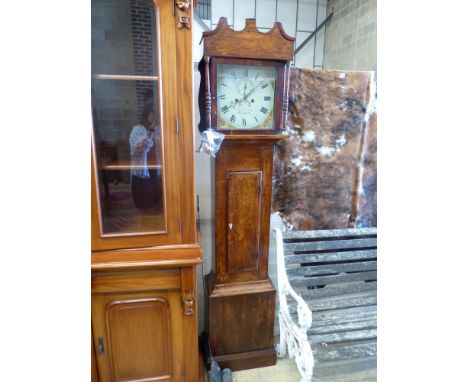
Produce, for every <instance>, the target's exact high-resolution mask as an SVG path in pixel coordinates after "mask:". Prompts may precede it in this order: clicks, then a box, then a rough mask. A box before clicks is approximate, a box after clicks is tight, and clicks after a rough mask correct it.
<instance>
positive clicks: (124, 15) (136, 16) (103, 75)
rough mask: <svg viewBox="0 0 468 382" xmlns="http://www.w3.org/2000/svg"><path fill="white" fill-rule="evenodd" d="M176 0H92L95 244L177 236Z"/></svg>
mask: <svg viewBox="0 0 468 382" xmlns="http://www.w3.org/2000/svg"><path fill="white" fill-rule="evenodd" d="M176 33H177V29H176V23H175V19H174V16H173V1H167V0H166V1H163V0H128V1H118V0H113V1H108V0H92V79H91V92H92V97H91V100H92V112H93V151H92V152H93V169H92V174H93V178H92V182H93V187H92V189H93V195H92V223H93V224H92V233H93V235H92V239H93V240H92V249H93V250H100V249H114V248H135V247H144V246H151V245H163V244H168V243H177V242H178V240H179V237H180V232H179V231H180V221H179V216H180V211H179V205H180V203H179V198H180V196H179V195H178V193H177V192H170V191H169V190H177V189H178V187H179V186H178V178H177V173H178V169H177V167H176V164H177V155H178V151H179V150H178V146H177V145H178V141H177V136H176V134H177V132H176V116H177V114H176V113H177V110H176V109H177V100H176V95H177V74H176V70H174V67H176V50H175V49H174V47H175V46H176Z"/></svg>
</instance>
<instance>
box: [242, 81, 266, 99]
mask: <svg viewBox="0 0 468 382" xmlns="http://www.w3.org/2000/svg"><path fill="white" fill-rule="evenodd" d="M260 85H263V83H262V82H260V83H259V84H258V85H257V86H255V87H254V88H253V89H252V90H251V91H250V92H249V93H248V94H247V95H246V96H244V98H243V99H244V100H246V99H247V97H248V96H249V95H251V94H252V93H253V92H254V90H255V89H257V88H258V87H259V86H260Z"/></svg>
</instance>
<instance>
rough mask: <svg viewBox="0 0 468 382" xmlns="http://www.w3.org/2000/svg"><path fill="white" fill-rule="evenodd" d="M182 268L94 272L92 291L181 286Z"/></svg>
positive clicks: (158, 288) (115, 291)
mask: <svg viewBox="0 0 468 382" xmlns="http://www.w3.org/2000/svg"><path fill="white" fill-rule="evenodd" d="M180 273H181V272H180V269H179V268H168V269H156V270H145V271H133V272H130V271H122V270H114V271H110V272H93V274H92V275H91V291H92V293H93V294H96V293H117V292H126V291H127V292H130V291H145V290H164V289H179V288H180V285H181V283H180Z"/></svg>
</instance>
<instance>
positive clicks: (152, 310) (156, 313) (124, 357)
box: [106, 297, 172, 381]
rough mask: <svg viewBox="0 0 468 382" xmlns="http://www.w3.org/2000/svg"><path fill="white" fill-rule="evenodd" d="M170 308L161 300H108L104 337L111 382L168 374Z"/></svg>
mask: <svg viewBox="0 0 468 382" xmlns="http://www.w3.org/2000/svg"><path fill="white" fill-rule="evenodd" d="M170 320H171V318H170V308H169V304H168V302H167V301H166V300H165V299H162V298H157V297H154V298H148V299H135V300H117V301H112V302H111V303H109V304H108V305H107V308H106V326H107V338H108V341H109V353H110V360H111V369H112V374H113V376H114V380H115V381H134V380H137V379H138V380H140V379H144V380H146V381H156V380H159V379H167V378H171V377H172V362H171V361H172V348H171V329H170Z"/></svg>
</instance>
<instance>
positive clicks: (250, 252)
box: [227, 171, 262, 274]
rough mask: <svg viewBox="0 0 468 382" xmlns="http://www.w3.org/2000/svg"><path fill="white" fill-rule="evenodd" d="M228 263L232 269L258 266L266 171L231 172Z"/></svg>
mask: <svg viewBox="0 0 468 382" xmlns="http://www.w3.org/2000/svg"><path fill="white" fill-rule="evenodd" d="M227 189H228V190H227V193H228V195H227V198H228V200H227V203H228V205H227V222H228V229H227V266H228V272H229V273H231V274H232V273H237V272H242V271H246V270H254V271H255V270H257V269H258V256H259V251H260V229H261V223H262V222H261V220H260V216H261V204H262V172H261V171H236V172H228V173H227Z"/></svg>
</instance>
